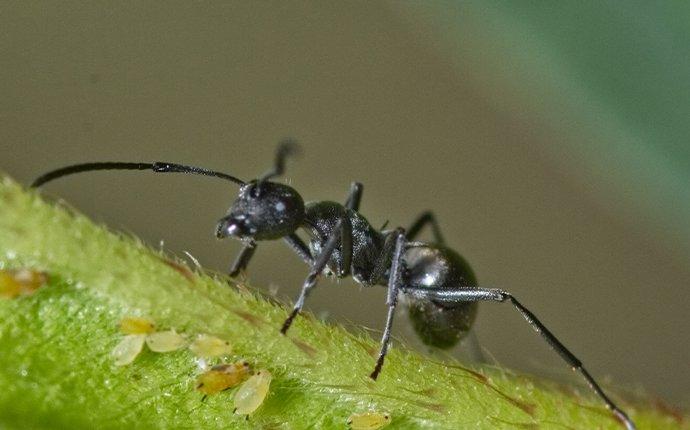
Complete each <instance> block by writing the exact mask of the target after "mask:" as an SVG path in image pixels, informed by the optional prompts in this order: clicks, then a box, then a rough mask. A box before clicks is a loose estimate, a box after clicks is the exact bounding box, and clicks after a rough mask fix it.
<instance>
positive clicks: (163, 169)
mask: <svg viewBox="0 0 690 430" xmlns="http://www.w3.org/2000/svg"><path fill="white" fill-rule="evenodd" d="M94 170H152V171H154V172H156V173H187V174H191V175H203V176H211V177H214V178H220V179H225V180H227V181H230V182H234V183H236V184H239V185H244V184H245V182H244V181H243V180H241V179H238V178H236V177H234V176H231V175H228V174H227V173H222V172H216V171H214V170H208V169H204V168H201V167H194V166H184V165H182V164H175V163H166V162H162V161H157V162H155V163H128V162H119V161H115V162H110V161H107V162H98V163H82V164H74V165H71V166H66V167H61V168H59V169H56V170H52V171H50V172H48V173H45V174H43V175H41V176H39V177H38V178H37V179H36V180H35V181H34V182H33V183H32V184H31V187H32V188H36V187H40V186H41V185H43V184H45V183H46V182H50V181H52V180H55V179H58V178H62V177H63V176H68V175H73V174H75V173H82V172H91V171H94Z"/></svg>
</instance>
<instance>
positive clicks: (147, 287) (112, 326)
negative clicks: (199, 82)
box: [0, 178, 680, 429]
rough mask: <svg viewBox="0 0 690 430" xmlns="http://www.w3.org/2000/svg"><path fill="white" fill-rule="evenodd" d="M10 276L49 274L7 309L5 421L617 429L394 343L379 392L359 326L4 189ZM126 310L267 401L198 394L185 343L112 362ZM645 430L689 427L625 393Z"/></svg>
mask: <svg viewBox="0 0 690 430" xmlns="http://www.w3.org/2000/svg"><path fill="white" fill-rule="evenodd" d="M0 268H2V269H12V268H32V269H36V270H43V271H45V272H47V273H48V274H49V282H48V284H47V285H46V286H44V287H43V288H41V289H39V290H38V291H37V292H36V293H35V294H33V295H30V296H22V297H18V298H14V299H2V300H0V387H2V389H1V390H0V427H1V428H3V429H18V428H50V429H59V428H69V429H79V428H96V427H97V428H123V427H128V428H204V429H213V428H264V429H275V428H280V429H283V428H284V429H304V428H324V429H328V428H345V427H346V424H345V423H346V421H347V418H348V416H349V415H351V414H352V413H356V412H364V411H367V410H370V409H372V410H376V411H382V412H383V411H385V412H389V413H390V414H391V415H392V423H391V425H390V426H389V427H388V428H390V429H396V428H397V429H404V428H447V429H459V428H460V429H461V428H491V429H493V428H516V427H527V428H537V427H539V428H588V429H592V428H606V429H609V428H610V429H619V428H622V425H621V424H620V423H619V422H617V421H616V420H615V419H614V418H613V417H612V415H611V414H610V413H609V412H608V411H607V410H606V408H605V407H604V406H603V405H602V402H601V401H600V400H599V399H597V398H596V397H594V396H593V395H592V394H591V393H590V391H589V389H588V388H587V387H585V386H578V387H563V386H558V385H557V384H555V383H551V382H546V381H543V380H540V379H537V378H534V377H531V376H529V377H528V376H525V375H516V374H514V373H512V372H510V371H507V370H505V369H499V368H493V367H487V366H484V367H478V366H474V367H472V369H470V368H468V367H463V366H460V365H458V364H457V363H452V362H448V363H445V364H444V363H438V362H435V361H432V360H430V359H428V358H425V357H423V356H422V355H419V354H418V353H416V352H412V351H408V350H406V349H405V348H404V347H403V346H397V345H396V346H395V347H394V348H393V350H392V352H391V353H390V355H389V357H388V360H387V362H386V365H385V366H384V369H383V372H382V374H381V377H380V378H379V380H378V381H377V382H374V381H371V380H370V379H369V377H368V375H369V373H370V371H371V370H372V367H373V365H374V354H375V353H376V351H377V347H378V346H377V342H376V341H374V340H372V339H371V338H370V337H369V336H368V335H366V334H364V333H363V331H359V332H356V333H353V332H348V331H346V330H344V329H343V328H341V327H338V326H333V325H327V324H324V323H321V322H318V321H316V320H315V319H314V318H313V317H312V316H310V315H309V314H305V315H304V316H301V317H299V318H297V320H296V321H295V324H294V326H293V328H292V329H291V331H290V333H289V335H288V336H282V335H280V333H279V332H278V329H279V327H280V325H281V323H282V322H283V320H284V318H285V317H286V315H287V311H286V308H285V307H283V306H280V305H278V304H276V303H274V302H272V301H269V300H266V299H265V298H262V297H261V295H260V294H258V293H256V292H253V291H252V290H250V289H248V288H247V287H244V286H238V285H234V284H233V285H229V284H228V282H227V280H226V279H224V278H218V279H214V278H213V277H210V276H207V275H204V274H201V273H195V272H192V271H190V270H189V269H188V268H187V267H186V266H184V265H183V264H182V263H180V262H174V261H170V260H169V257H166V256H165V255H162V254H161V253H157V252H155V251H152V250H150V249H149V248H147V247H146V246H145V245H143V244H142V243H141V242H140V241H138V240H136V239H135V238H131V237H126V236H123V235H122V234H116V233H112V232H110V231H108V230H107V229H105V228H103V227H100V226H96V225H94V224H93V223H92V222H91V221H89V220H88V219H86V218H85V217H83V216H81V215H78V214H74V213H72V211H69V210H67V209H65V208H64V207H60V206H56V205H54V204H50V203H46V202H45V201H43V200H42V199H41V198H40V197H39V196H38V195H37V194H36V193H34V192H27V191H25V190H24V189H23V188H22V187H20V186H18V185H17V184H15V183H14V182H12V181H11V180H9V179H7V178H4V179H1V180H0ZM125 316H146V317H150V318H152V319H153V320H154V321H156V323H157V326H158V327H159V328H161V329H162V330H165V329H170V328H174V329H175V330H177V331H178V332H179V333H185V334H186V335H188V336H190V337H191V336H195V335H197V334H200V333H208V334H213V335H216V336H219V337H221V338H225V339H227V340H229V341H230V342H231V343H232V347H233V350H234V352H233V354H235V356H234V357H232V359H233V360H234V359H239V358H240V357H242V358H244V359H246V360H248V361H249V362H250V363H251V364H252V366H253V367H254V368H256V369H261V368H265V369H268V370H270V372H271V373H272V374H273V375H274V378H273V382H272V384H271V387H270V393H269V396H268V398H267V400H266V401H265V402H264V404H263V405H262V406H261V407H260V408H259V409H258V410H257V411H256V412H255V413H254V414H253V415H252V416H251V417H250V418H249V419H248V420H246V419H245V417H242V416H238V415H234V414H233V409H234V406H233V400H232V394H233V392H232V391H228V392H222V393H219V394H217V395H212V396H209V397H208V398H207V399H206V400H205V401H202V396H201V394H200V393H198V392H197V391H196V390H195V389H194V383H195V380H196V377H197V375H198V374H199V373H200V370H199V366H198V362H197V360H196V358H195V357H194V356H193V354H192V353H191V352H190V351H189V350H188V349H182V350H178V351H175V352H169V353H163V354H159V353H154V352H151V351H148V350H146V349H145V350H144V352H142V354H141V355H140V356H139V357H137V359H136V360H135V361H134V362H133V363H132V364H130V365H128V366H123V367H117V366H115V365H114V360H113V358H112V356H111V351H112V349H113V348H114V347H115V345H117V344H118V342H119V341H120V340H121V339H122V334H121V333H120V332H119V329H118V323H119V321H120V320H121V319H122V318H123V317H125ZM607 391H608V392H610V393H611V394H612V395H613V397H614V398H615V399H616V400H618V401H620V403H621V405H622V406H623V408H624V409H625V410H626V411H627V412H629V413H631V415H632V417H633V418H634V419H635V420H636V421H637V423H638V425H639V427H640V428H655V429H662V428H679V427H680V425H679V424H678V422H677V420H678V419H679V418H674V416H673V415H670V414H664V413H663V412H662V411H660V410H658V409H659V408H648V407H642V406H639V405H638V406H633V405H630V404H628V403H626V402H625V401H622V400H621V399H620V398H619V396H616V395H615V390H612V389H610V388H609V387H607Z"/></svg>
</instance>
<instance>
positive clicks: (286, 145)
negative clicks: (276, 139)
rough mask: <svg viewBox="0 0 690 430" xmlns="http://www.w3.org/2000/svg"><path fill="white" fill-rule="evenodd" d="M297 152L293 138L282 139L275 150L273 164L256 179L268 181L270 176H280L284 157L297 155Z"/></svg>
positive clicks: (283, 171)
mask: <svg viewBox="0 0 690 430" xmlns="http://www.w3.org/2000/svg"><path fill="white" fill-rule="evenodd" d="M298 153H299V145H298V144H297V141H296V140H294V139H284V140H282V141H281V142H280V144H279V145H278V150H277V151H276V159H275V163H274V164H273V168H272V169H271V170H269V171H268V172H266V173H264V174H263V175H262V176H261V177H260V178H259V180H258V182H259V183H261V182H264V181H268V180H269V179H271V178H275V177H276V176H280V175H282V174H283V173H285V159H286V158H288V157H290V156H292V155H297V154H298Z"/></svg>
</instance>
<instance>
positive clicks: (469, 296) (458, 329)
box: [32, 140, 635, 429]
mask: <svg viewBox="0 0 690 430" xmlns="http://www.w3.org/2000/svg"><path fill="white" fill-rule="evenodd" d="M294 149H295V145H294V143H293V142H291V141H289V140H288V141H284V142H282V143H281V145H279V147H278V152H277V154H276V159H275V163H274V166H273V168H272V169H271V170H270V171H268V172H267V173H265V174H264V175H263V176H261V177H260V178H259V179H256V180H253V181H250V182H244V181H242V180H240V179H238V178H236V177H234V176H231V175H228V174H226V173H221V172H216V171H213V170H207V169H203V168H199V167H193V166H184V165H180V164H174V163H164V162H156V163H130V162H97V163H85V164H77V165H72V166H68V167H63V168H61V169H57V170H54V171H51V172H48V173H46V174H44V175H42V176H41V177H39V178H38V179H36V181H34V183H33V184H32V186H34V187H38V186H40V185H42V184H44V183H46V182H49V181H51V180H53V179H57V178H60V177H63V176H67V175H71V174H75V173H80V172H87V171H93V170H152V171H154V172H158V173H188V174H197V175H205V176H211V177H217V178H221V179H225V180H228V181H231V182H234V183H236V184H239V185H240V190H239V195H238V197H237V199H236V200H235V202H234V203H233V204H232V206H231V207H230V209H229V211H228V213H227V215H225V216H224V217H223V218H221V219H220V221H219V222H218V224H217V226H216V236H217V237H218V238H225V237H234V238H237V239H239V240H241V241H242V242H243V244H244V247H243V248H242V251H241V252H240V254H239V255H238V257H237V259H236V260H235V262H234V263H233V265H232V268H231V270H230V275H231V276H235V275H237V274H238V273H239V272H240V271H242V270H244V269H245V268H246V267H247V265H248V263H249V261H250V259H251V257H252V255H253V254H254V252H255V250H256V247H257V242H258V241H262V240H276V239H283V240H284V241H285V242H286V243H287V244H288V245H289V246H290V247H291V249H292V250H293V251H295V253H296V254H298V255H299V256H300V257H301V258H302V259H303V260H304V261H305V262H306V263H307V264H308V265H309V266H310V271H309V274H308V275H307V278H306V279H305V281H304V284H303V285H302V290H301V292H300V295H299V297H298V298H297V300H296V302H295V305H294V308H293V310H292V312H291V313H290V314H289V316H288V317H287V319H286V320H285V323H284V324H283V326H282V328H281V332H282V333H283V334H285V333H286V332H287V330H288V329H289V328H290V325H291V324H292V321H293V320H294V318H295V317H296V316H297V315H298V314H299V312H300V311H301V310H302V308H303V306H304V302H305V300H306V298H307V296H308V295H309V293H310V291H311V290H312V289H313V288H314V287H315V286H316V282H317V279H318V277H319V276H320V275H322V274H323V275H331V276H335V277H338V278H342V277H346V276H352V278H353V279H354V280H355V281H356V282H358V283H360V284H361V285H364V286H373V285H384V286H386V287H387V288H388V294H387V300H386V304H387V305H388V316H387V319H386V325H385V328H384V331H383V336H382V339H381V349H380V352H379V355H378V359H377V361H376V365H375V367H374V370H373V372H372V373H371V377H372V378H373V379H376V378H377V377H378V375H379V373H380V371H381V367H382V366H383V362H384V359H385V356H386V353H387V351H388V347H389V344H390V334H391V328H392V325H393V317H394V315H395V309H396V306H397V304H398V297H399V296H402V297H404V298H405V299H406V301H407V304H408V309H409V315H410V318H411V320H412V323H413V326H414V328H415V330H416V332H417V333H418V334H419V336H420V338H421V339H422V341H423V342H425V343H426V344H428V345H433V346H436V347H439V348H449V347H452V346H453V345H455V344H456V343H457V342H458V341H459V340H460V339H461V338H462V337H463V336H465V335H466V334H467V333H468V332H469V330H470V328H471V326H472V323H473V321H474V318H475V316H476V313H477V303H478V302H480V301H496V302H509V303H511V304H512V305H513V307H514V308H515V309H516V310H517V311H518V312H520V313H521V314H522V316H523V317H524V318H525V319H526V320H527V322H528V323H529V324H530V325H531V326H532V327H533V328H534V329H535V330H536V331H537V333H539V334H540V335H541V336H542V337H543V338H544V340H546V342H547V343H549V345H550V346H551V347H552V348H553V349H554V350H555V351H556V352H557V353H558V354H559V355H560V356H561V357H562V358H563V360H565V361H566V362H567V363H568V364H569V365H570V366H571V367H572V368H573V369H574V370H577V371H579V372H580V373H581V374H582V376H583V377H584V378H585V380H586V381H587V383H588V384H589V385H590V386H591V387H592V389H593V390H594V391H595V393H596V394H597V395H598V396H599V397H600V398H601V399H602V400H603V401H604V402H605V403H606V406H607V407H608V408H609V409H611V410H612V411H613V413H614V414H615V415H616V416H617V417H618V418H619V419H620V420H621V421H622V422H623V423H624V424H625V425H626V427H627V428H628V429H634V428H635V427H634V424H633V423H632V421H631V420H630V419H629V418H628V417H627V415H626V414H625V413H624V412H623V411H622V410H621V409H619V408H618V407H617V406H616V405H615V404H614V403H613V402H612V401H611V400H610V399H609V398H608V396H607V395H606V394H605V393H604V392H603V390H602V389H601V388H600V387H599V385H598V384H597V383H596V381H595V380H594V379H593V378H592V376H591V375H590V374H589V373H588V372H587V370H585V368H584V367H583V366H582V363H581V362H580V361H579V360H578V359H577V358H576V357H575V356H574V355H573V354H572V353H571V352H570V351H569V350H568V349H567V348H566V347H565V346H564V345H563V344H562V343H561V342H560V341H559V340H558V339H557V338H556V337H555V336H554V335H553V334H552V333H551V332H550V331H549V330H548V329H547V328H546V327H545V326H544V325H543V324H542V323H541V322H540V321H539V320H538V319H537V317H536V316H535V315H534V314H533V313H532V312H530V311H529V310H528V309H527V308H525V307H524V306H523V305H522V304H521V303H520V302H518V301H517V299H515V297H514V296H513V295H511V294H510V293H508V292H506V291H503V290H499V289H493V288H480V287H478V286H477V281H476V278H475V276H474V274H473V273H472V270H471V269H470V267H469V265H468V264H467V262H465V260H463V259H462V257H460V255H458V254H457V253H456V252H455V251H453V250H452V249H450V248H448V247H447V246H445V244H444V240H443V237H442V235H441V232H440V228H439V226H438V223H437V222H436V219H435V217H434V216H433V214H432V213H431V212H426V213H424V214H422V215H421V216H420V217H419V218H418V219H417V220H416V221H415V222H414V223H413V224H412V225H411V226H410V227H409V228H408V229H403V228H395V229H389V230H384V229H376V228H374V227H372V226H371V224H369V222H368V221H367V220H366V218H364V217H363V216H362V215H361V214H360V213H359V203H360V200H361V197H362V185H361V184H359V183H353V184H352V186H351V188H350V193H349V195H348V197H347V200H346V201H345V203H344V204H340V203H336V202H329V201H325V202H311V203H306V204H305V203H304V201H303V200H302V197H301V196H300V194H299V193H298V192H297V191H296V190H295V189H294V188H292V187H290V186H288V185H284V184H279V183H276V182H271V181H270V179H271V178H273V177H276V176H279V175H282V174H283V171H284V168H285V159H286V158H287V157H288V156H289V155H290V154H291V153H292V152H293V151H294ZM426 225H429V226H430V227H431V228H432V231H433V234H434V241H433V242H419V241H415V238H416V237H417V235H418V234H419V232H420V231H421V229H422V228H423V227H424V226H426ZM299 229H302V230H304V231H305V232H306V234H307V235H308V243H305V242H304V241H303V240H302V239H301V238H300V237H299V236H298V235H297V231H298V230H299Z"/></svg>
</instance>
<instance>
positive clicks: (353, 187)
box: [344, 182, 364, 212]
mask: <svg viewBox="0 0 690 430" xmlns="http://www.w3.org/2000/svg"><path fill="white" fill-rule="evenodd" d="M363 190H364V186H363V185H362V184H361V183H359V182H353V183H352V184H350V192H349V194H348V195H347V200H346V201H345V205H344V206H345V207H346V208H348V209H352V210H353V211H355V212H358V211H359V203H360V202H361V201H362V191H363Z"/></svg>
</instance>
